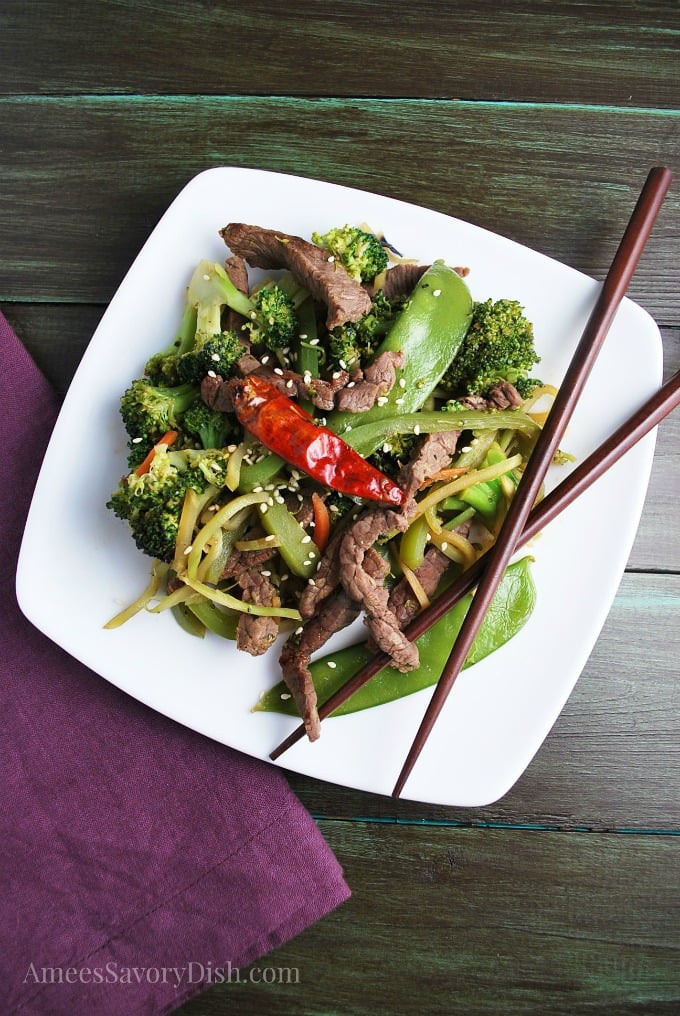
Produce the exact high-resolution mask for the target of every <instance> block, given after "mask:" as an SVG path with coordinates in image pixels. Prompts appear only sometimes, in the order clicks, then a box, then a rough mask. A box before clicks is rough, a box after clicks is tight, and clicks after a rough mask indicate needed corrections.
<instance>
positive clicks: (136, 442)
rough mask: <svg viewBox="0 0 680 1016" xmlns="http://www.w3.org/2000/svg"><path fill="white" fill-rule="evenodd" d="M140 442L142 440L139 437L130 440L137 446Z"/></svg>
mask: <svg viewBox="0 0 680 1016" xmlns="http://www.w3.org/2000/svg"><path fill="white" fill-rule="evenodd" d="M141 440H142V438H141V437H133V439H132V444H139V442H140V441H141Z"/></svg>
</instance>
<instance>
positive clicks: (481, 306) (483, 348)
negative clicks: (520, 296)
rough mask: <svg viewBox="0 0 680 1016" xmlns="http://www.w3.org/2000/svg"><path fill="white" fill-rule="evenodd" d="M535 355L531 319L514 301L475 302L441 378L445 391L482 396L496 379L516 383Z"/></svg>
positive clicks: (453, 393)
mask: <svg viewBox="0 0 680 1016" xmlns="http://www.w3.org/2000/svg"><path fill="white" fill-rule="evenodd" d="M539 359H540V358H539V357H538V356H537V355H536V350H535V348H534V332H533V326H532V325H531V322H530V321H528V320H527V319H526V318H525V317H524V313H523V308H522V306H521V305H520V304H519V303H518V301H517V300H498V301H496V302H495V303H494V302H493V301H492V300H485V301H484V302H482V303H476V304H475V306H474V309H473V314H472V321H471V322H470V328H469V329H468V332H467V335H466V336H465V339H464V340H463V343H462V345H461V347H460V349H459V350H458V353H457V354H456V356H455V357H454V359H453V362H452V363H451V365H450V367H449V369H448V370H447V371H446V373H445V375H444V377H443V378H442V382H441V387H442V388H443V389H444V391H445V392H446V393H447V394H450V395H452V396H457V395H483V394H484V393H485V392H487V391H488V390H489V388H491V386H492V385H494V384H496V383H498V382H499V381H510V382H511V383H512V384H517V382H519V381H521V380H522V379H523V378H525V377H526V376H527V374H528V372H529V371H530V370H531V368H532V367H533V365H534V364H535V363H538V361H539Z"/></svg>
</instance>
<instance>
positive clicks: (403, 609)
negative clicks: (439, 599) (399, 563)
mask: <svg viewBox="0 0 680 1016" xmlns="http://www.w3.org/2000/svg"><path fill="white" fill-rule="evenodd" d="M450 564H451V562H450V560H449V559H448V557H447V556H446V554H442V552H441V551H440V550H438V549H437V548H436V547H428V549H427V551H426V552H425V557H424V559H423V563H422V564H421V565H420V566H419V567H418V568H416V569H415V572H414V574H415V576H416V578H417V579H418V581H419V582H420V584H421V586H422V587H423V589H424V590H425V593H426V594H427V596H428V597H430V596H434V594H435V592H436V591H437V586H438V585H439V580H440V579H441V577H442V575H443V574H444V572H445V571H446V569H447V568H448V566H449V565H450ZM389 607H390V610H391V611H392V613H393V614H394V616H395V617H396V619H397V621H398V623H399V627H400V628H405V627H406V625H407V624H408V623H409V621H410V620H411V619H412V618H413V617H415V615H416V614H417V613H419V611H420V604H419V603H418V600H417V599H416V596H415V593H414V592H413V590H412V589H411V586H410V585H409V583H408V581H407V580H406V579H400V581H399V582H397V584H396V585H395V586H394V588H393V589H392V591H391V593H390V599H389Z"/></svg>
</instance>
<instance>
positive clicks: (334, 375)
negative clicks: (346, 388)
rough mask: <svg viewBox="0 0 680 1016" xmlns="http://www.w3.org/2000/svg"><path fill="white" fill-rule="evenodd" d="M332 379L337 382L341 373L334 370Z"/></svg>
mask: <svg viewBox="0 0 680 1016" xmlns="http://www.w3.org/2000/svg"><path fill="white" fill-rule="evenodd" d="M331 377H332V378H333V380H334V381H337V380H338V378H339V377H340V371H339V370H334V371H333V373H332V374H331Z"/></svg>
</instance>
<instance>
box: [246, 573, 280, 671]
mask: <svg viewBox="0 0 680 1016" xmlns="http://www.w3.org/2000/svg"><path fill="white" fill-rule="evenodd" d="M238 582H239V585H240V586H241V597H242V599H243V600H245V602H246V603H257V604H259V605H260V606H263V607H274V606H278V605H279V602H280V601H279V595H278V592H277V589H276V587H275V586H274V584H273V583H272V582H271V581H270V579H269V577H268V576H267V575H263V574H262V572H261V570H260V569H259V568H250V569H249V570H248V571H244V572H242V574H241V575H240V576H239V580H238ZM278 634H279V619H278V617H261V616H260V615H258V614H241V616H240V618H239V620H238V625H237V626H236V645H237V647H238V648H239V649H241V650H243V651H244V652H246V653H250V655H251V656H262V654H263V653H266V652H267V650H268V649H269V648H270V647H271V646H272V645H273V643H274V642H275V641H276V638H277V636H278Z"/></svg>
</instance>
